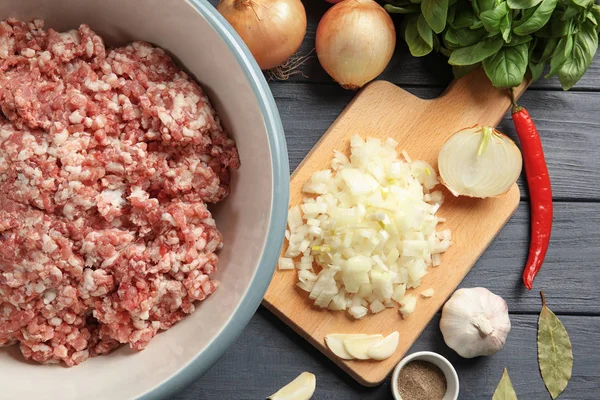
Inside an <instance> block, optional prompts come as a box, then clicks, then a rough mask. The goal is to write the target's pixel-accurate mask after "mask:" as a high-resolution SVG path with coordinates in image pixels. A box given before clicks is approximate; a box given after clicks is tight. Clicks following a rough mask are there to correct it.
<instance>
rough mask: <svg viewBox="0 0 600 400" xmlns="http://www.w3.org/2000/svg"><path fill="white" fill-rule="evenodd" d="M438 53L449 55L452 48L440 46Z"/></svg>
mask: <svg viewBox="0 0 600 400" xmlns="http://www.w3.org/2000/svg"><path fill="white" fill-rule="evenodd" d="M440 53H442V54H443V55H445V56H446V57H450V55H451V54H452V50H450V49H448V48H446V47H441V48H440Z"/></svg>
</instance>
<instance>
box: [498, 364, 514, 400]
mask: <svg viewBox="0 0 600 400" xmlns="http://www.w3.org/2000/svg"><path fill="white" fill-rule="evenodd" d="M492 400H518V399H517V394H516V393H515V389H514V388H513V385H512V382H511V381H510V376H508V371H507V370H506V368H504V373H503V374H502V378H501V379H500V383H498V387H496V391H495V392H494V397H492Z"/></svg>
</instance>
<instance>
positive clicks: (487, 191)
mask: <svg viewBox="0 0 600 400" xmlns="http://www.w3.org/2000/svg"><path fill="white" fill-rule="evenodd" d="M522 166H523V159H522V157H521V151H520V150H519V148H518V147H517V145H516V144H515V143H514V142H513V141H512V140H511V139H510V138H509V137H508V136H506V135H503V134H502V133H500V132H498V131H497V130H495V129H493V128H490V127H486V126H478V125H477V126H474V127H471V128H466V129H463V130H461V131H459V132H457V133H455V134H454V135H453V136H452V137H451V138H450V139H448V140H447V141H446V143H445V144H444V146H442V150H441V151H440V153H439V155H438V167H439V169H440V177H441V180H442V183H443V184H444V185H445V186H446V187H447V188H448V190H450V192H452V194H454V195H455V196H469V197H479V198H486V197H494V196H499V195H501V194H504V193H506V192H508V190H510V188H511V187H512V186H513V185H514V183H515V182H516V181H517V179H518V178H519V175H520V174H521V168H522Z"/></svg>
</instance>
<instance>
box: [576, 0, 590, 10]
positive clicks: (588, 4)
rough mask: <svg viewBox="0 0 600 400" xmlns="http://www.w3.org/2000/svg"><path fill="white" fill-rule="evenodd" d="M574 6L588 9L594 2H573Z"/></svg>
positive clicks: (577, 0)
mask: <svg viewBox="0 0 600 400" xmlns="http://www.w3.org/2000/svg"><path fill="white" fill-rule="evenodd" d="M571 1H572V2H573V3H574V4H577V5H578V6H579V7H583V8H585V9H587V8H588V7H589V6H591V5H592V4H594V0H571Z"/></svg>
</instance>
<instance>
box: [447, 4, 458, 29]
mask: <svg viewBox="0 0 600 400" xmlns="http://www.w3.org/2000/svg"><path fill="white" fill-rule="evenodd" d="M455 15H456V7H448V15H447V16H446V25H450V26H452V22H454V16H455Z"/></svg>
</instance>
